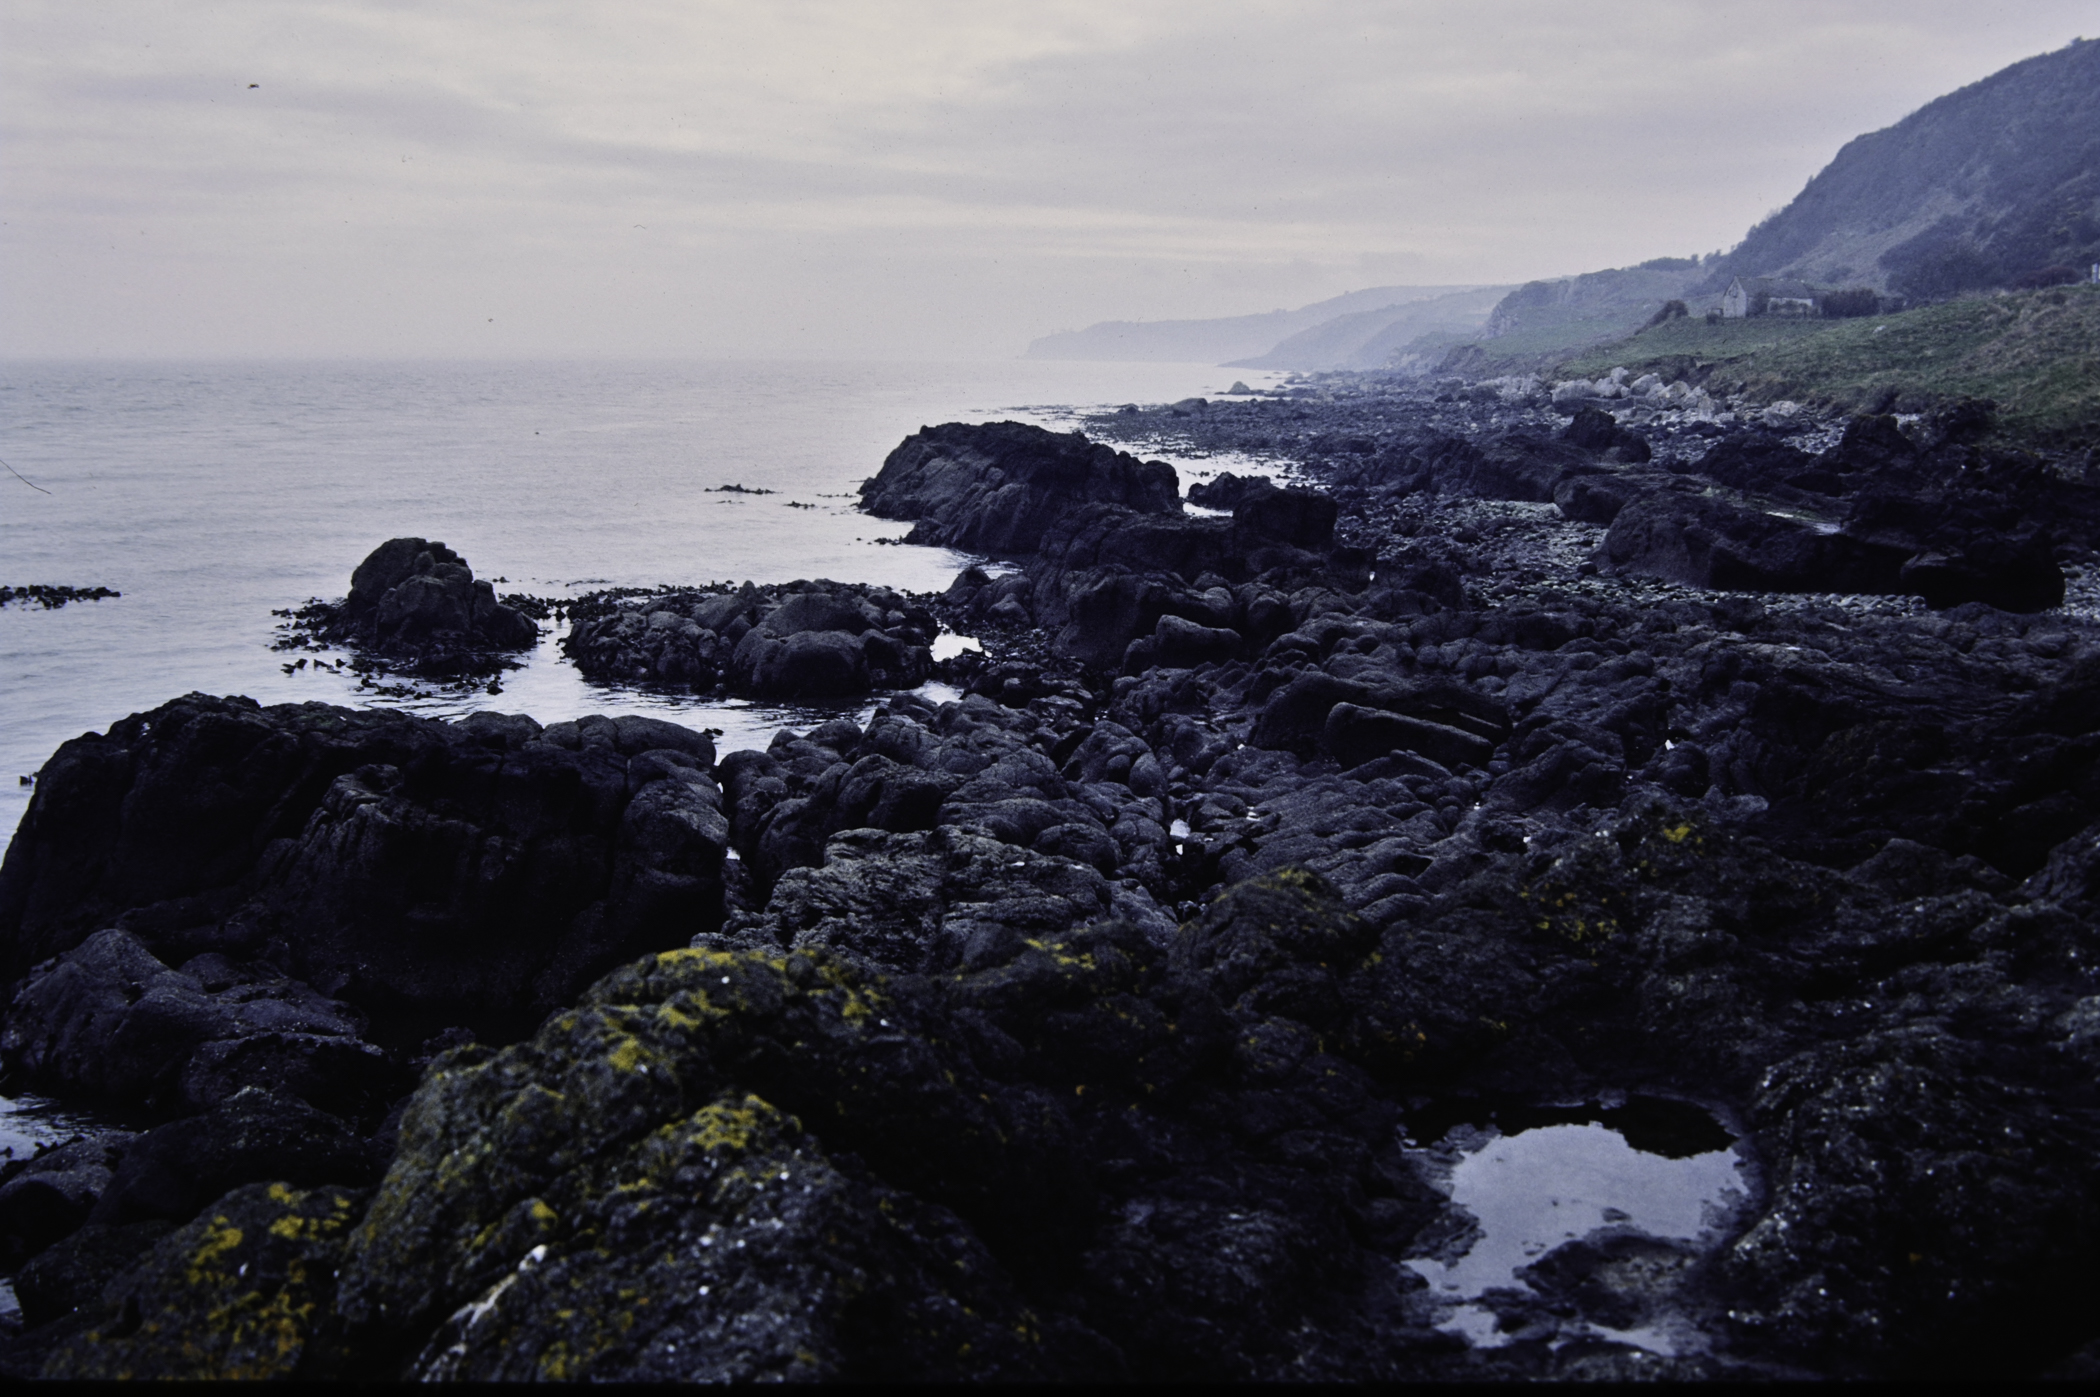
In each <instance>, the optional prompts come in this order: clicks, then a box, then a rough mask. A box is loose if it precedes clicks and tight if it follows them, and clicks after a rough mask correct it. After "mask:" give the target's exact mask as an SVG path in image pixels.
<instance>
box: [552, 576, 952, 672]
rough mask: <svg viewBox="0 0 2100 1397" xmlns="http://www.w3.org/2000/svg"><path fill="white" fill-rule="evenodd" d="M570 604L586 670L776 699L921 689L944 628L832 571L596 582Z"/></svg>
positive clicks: (894, 596)
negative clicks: (656, 582) (657, 585)
mask: <svg viewBox="0 0 2100 1397" xmlns="http://www.w3.org/2000/svg"><path fill="white" fill-rule="evenodd" d="M569 613H570V618H571V620H572V622H573V625H572V626H571V628H570V631H569V634H567V635H566V636H564V637H562V649H563V651H564V652H565V653H567V654H568V656H569V657H570V659H571V660H573V661H574V662H575V664H576V667H577V668H578V669H579V670H581V671H582V672H583V673H584V674H585V675H586V676H587V677H589V678H592V679H598V680H613V681H624V682H629V683H642V684H648V685H652V686H673V687H678V688H682V689H688V690H692V691H695V692H700V693H706V692H710V691H713V692H721V693H734V694H740V695H745V696H749V697H754V698H770V699H801V700H823V699H833V698H848V697H852V696H854V695H856V694H863V693H866V692H868V691H869V690H870V689H909V688H913V687H915V686H917V685H919V684H922V683H924V682H925V681H926V678H927V676H928V675H930V674H931V673H932V670H933V657H932V654H931V652H930V651H929V650H928V648H927V647H928V646H929V645H930V644H931V642H932V640H933V637H934V634H935V632H936V631H937V630H938V629H939V623H938V622H937V621H935V620H934V618H933V616H932V614H931V613H930V612H928V611H927V610H926V608H925V606H924V605H923V604H921V602H920V601H919V600H915V599H912V598H909V597H906V596H904V595H902V594H900V593H897V592H894V591H891V590H890V589H888V588H886V587H869V586H865V585H858V584H845V583H838V582H829V581H817V582H794V583H789V584H787V585H786V586H782V587H758V586H755V585H753V584H751V583H748V582H747V583H745V584H744V585H743V586H742V588H740V589H730V588H726V587H725V588H721V589H718V590H713V591H708V590H695V589H689V588H664V589H660V590H658V591H655V592H639V593H630V592H625V591H614V592H609V593H595V594H593V595H591V596H589V597H584V598H581V599H579V600H578V601H576V602H574V603H572V604H571V605H570V608H569Z"/></svg>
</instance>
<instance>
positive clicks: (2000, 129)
mask: <svg viewBox="0 0 2100 1397" xmlns="http://www.w3.org/2000/svg"><path fill="white" fill-rule="evenodd" d="M2095 261H2100V40H2091V39H2088V40H2079V41H2076V42H2074V43H2072V44H2070V45H2068V46H2066V47H2064V48H2061V49H2058V50H2057V51H2056V52H2054V53H2047V54H2042V55H2041V56H2039V57H2036V58H2030V59H2027V60H2025V61H2023V62H2020V63H2015V64H2014V65H2012V66H2011V67H2010V68H2006V69H2004V70H2002V71H2000V72H1998V73H1994V74H1992V75H1991V76H1990V77H1988V78H1985V79H1984V80H1983V81H1981V82H1977V83H1972V84H1970V85H1969V86H1968V87H1965V88H1962V89H1961V90H1960V91H1958V92H1952V93H1949V94H1948V95H1946V96H1945V97H1941V98H1939V99H1938V100H1936V101H1933V102H1930V103H1927V104H1926V105H1925V106H1923V107H1921V108H1919V109H1918V110H1917V111H1915V112H1913V113H1912V114H1911V115H1909V116H1907V117H1905V118H1904V119H1903V120H1902V121H1899V122H1897V123H1896V124H1895V125H1894V126H1891V127H1889V128H1887V129H1886V130H1882V131H1875V132H1872V133H1870V134H1868V135H1864V136H1860V137H1858V138H1857V139H1855V140H1853V141H1851V142H1849V143H1848V144H1847V145H1846V146H1845V147H1844V149H1842V150H1840V151H1839V152H1838V154H1837V158H1836V159H1834V160H1832V161H1831V162H1830V164H1829V165H1828V166H1827V167H1826V168H1825V169H1824V170H1823V171H1822V173H1820V174H1818V175H1817V176H1816V177H1815V178H1814V179H1812V180H1810V181H1809V182H1808V185H1807V187H1806V188H1804V189H1803V190H1802V191H1801V193H1800V194H1799V195H1798V196H1796V197H1795V199H1794V201H1793V202H1792V203H1790V204H1788V205H1787V206H1786V207H1785V208H1783V209H1781V210H1780V211H1779V212H1778V213H1776V214H1774V215H1773V216H1772V217H1770V218H1768V219H1766V220H1765V221H1764V222H1763V223H1760V224H1758V225H1757V226H1756V227H1755V228H1752V229H1751V230H1750V232H1749V234H1748V236H1746V237H1745V238H1744V239H1743V241H1742V243H1741V244H1740V245H1738V246H1737V247H1736V248H1735V250H1734V251H1733V252H1731V253H1729V254H1728V255H1727V256H1726V257H1725V258H1723V259H1722V261H1721V263H1720V265H1719V266H1718V267H1717V268H1716V269H1715V271H1714V275H1713V277H1712V278H1711V279H1710V280H1709V281H1708V282H1707V283H1706V287H1705V289H1710V290H1719V289H1720V288H1721V287H1723V286H1725V285H1726V284H1727V281H1728V278H1730V277H1732V276H1787V277H1794V278H1799V279H1801V280H1804V281H1810V282H1816V283H1820V284H1827V285H1868V286H1873V287H1875V288H1876V289H1879V290H1889V291H1895V292H1899V293H1903V294H1907V295H1910V296H1913V297H1922V298H1934V297H1941V296H1947V295H1952V294H1956V293H1959V292H1962V291H1967V290H1974V289H1979V288H1985V287H2007V286H2014V285H2017V284H2018V283H2019V282H2020V280H2021V279H2022V278H2023V277H2027V276H2029V275H2030V274H2032V273H2034V272H2036V271H2038V270H2040V269H2043V268H2047V267H2050V266H2070V267H2076V268H2083V267H2086V266H2088V265H2089V264H2091V263H2093V262H2095Z"/></svg>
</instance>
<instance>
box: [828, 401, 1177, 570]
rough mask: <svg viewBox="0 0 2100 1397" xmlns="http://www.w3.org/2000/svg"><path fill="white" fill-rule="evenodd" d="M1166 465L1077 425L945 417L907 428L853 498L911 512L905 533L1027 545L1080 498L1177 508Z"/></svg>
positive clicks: (875, 507) (1160, 510) (962, 543)
mask: <svg viewBox="0 0 2100 1397" xmlns="http://www.w3.org/2000/svg"><path fill="white" fill-rule="evenodd" d="M1180 492H1181V487H1180V484H1179V482H1178V481H1177V480H1176V479H1175V476H1174V468H1173V467H1172V466H1169V465H1167V464H1165V463H1164V462H1160V461H1139V460H1137V459H1136V458H1135V457H1132V456H1127V455H1125V454H1123V453H1122V452H1120V451H1117V450H1115V449H1114V448H1113V447H1107V446H1101V445H1098V444H1096V443H1094V442H1090V441H1088V440H1087V439H1086V438H1085V437H1084V436H1081V435H1080V434H1079V433H1077V432H1070V433H1063V434H1060V433H1056V432H1049V431H1045V430H1044V429H1042V428H1041V427H1030V426H1026V425H1023V424H1022V423H1019V422H992V423H987V424H984V425H981V426H970V425H965V424H963V423H959V422H950V423H947V424H945V425H943V426H939V427H925V428H922V429H920V430H919V431H918V432H917V433H915V434H914V435H912V436H909V437H906V438H905V439H904V441H903V443H902V444H900V445H899V446H898V447H897V449H896V450H894V451H892V452H891V453H890V454H889V457H888V458H887V459H886V460H884V461H883V463H882V470H881V471H880V472H878V473H877V474H876V475H875V477H874V478H873V479H871V480H869V481H868V482H867V483H866V484H864V485H862V486H861V491H860V494H861V507H862V508H863V509H865V510H867V511H868V512H869V513H870V514H873V515H875V516H877V517H878V518H882V519H913V520H917V521H919V525H918V527H917V528H915V529H913V530H912V533H911V541H912V542H914V543H937V544H945V545H947V546H949V547H951V548H964V549H969V550H971V551H972V552H978V553H994V554H1016V553H1034V552H1036V551H1037V550H1038V549H1040V548H1041V547H1042V540H1043V536H1044V534H1045V533H1046V532H1047V531H1048V530H1049V529H1050V528H1051V527H1052V526H1053V525H1054V524H1056V523H1057V521H1058V520H1059V519H1060V518H1061V517H1062V516H1063V515H1065V514H1066V513H1068V512H1070V511H1071V510H1073V509H1075V508H1077V507H1078V506H1080V505H1085V504H1112V505H1120V506H1122V507H1123V508H1126V509H1130V510H1134V511H1136V512H1138V513H1141V514H1179V513H1180V512H1181V497H1180Z"/></svg>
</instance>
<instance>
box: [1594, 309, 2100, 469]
mask: <svg viewBox="0 0 2100 1397" xmlns="http://www.w3.org/2000/svg"><path fill="white" fill-rule="evenodd" d="M1621 365H1623V366H1625V367H1626V368H1628V369H1630V370H1632V371H1633V372H1635V373H1636V374H1639V373H1648V372H1654V373H1659V374H1661V375H1662V376H1663V377H1665V378H1667V379H1676V378H1688V379H1691V380H1694V381H1698V382H1703V383H1704V384H1705V386H1706V387H1707V389H1708V391H1710V392H1713V393H1716V394H1720V393H1737V392H1740V393H1747V394H1749V395H1751V396H1752V397H1753V398H1756V399H1758V400H1760V401H1771V400H1775V399H1781V398H1791V399H1794V400H1796V401H1801V402H1811V403H1817V404H1823V405H1828V406H1833V407H1840V408H1853V409H1866V408H1874V409H1879V410H1881V411H1888V410H1891V409H1894V410H1898V411H1917V410H1921V409H1924V408H1926V407H1930V406H1932V405H1934V404H1936V403H1942V402H1951V401H1953V400H1956V399H1960V398H1989V399H1991V400H1993V401H1994V402H1996V403H1997V404H1998V407H1999V411H1998V427H1999V430H2000V431H2001V432H2002V433H2003V434H2004V435H2005V436H2007V437H2009V438H2011V439H2013V440H2017V441H2022V442H2026V443H2028V444H2032V445H2036V446H2045V447H2059V448H2061V447H2070V446H2077V445H2080V444H2087V443H2090V442H2091V441H2092V440H2093V439H2094V438H2095V437H2096V436H2100V286H2061V287H2054V288H2051V289H2048V290H2041V291H2028V292H2019V293H2014V294H2011V295H2003V296H1982V297H1968V298H1964V299H1961V300H1956V301H1950V302H1947V303H1946V304H1943V305H1935V306H1925V307H1921V308H1919V309H1916V310H1911V311H1906V312H1904V313H1902V314H1900V315H1884V316H1868V317H1865V318H1862V319H1858V320H1787V319H1778V318H1771V317H1767V318H1761V319H1753V320H1724V321H1721V322H1719V323H1718V324H1708V323H1707V322H1706V321H1705V320H1704V319H1703V318H1700V317H1692V318H1689V319H1680V320H1673V321H1670V322H1669V323H1667V324H1663V325H1658V326H1655V327H1654V328H1652V329H1646V330H1642V331H1641V332H1639V333H1638V334H1636V335H1634V336H1632V337H1631V338H1630V339H1626V340H1623V341H1621V342H1619V343H1616V344H1612V345H1608V346H1605V347H1603V348H1600V349H1595V350H1591V351H1588V352H1586V353H1584V354H1581V355H1578V356H1576V357H1574V358H1571V359H1568V360H1566V361H1565V362H1563V363H1562V364H1561V365H1560V366H1559V368H1558V369H1557V370H1555V372H1554V375H1553V376H1554V377H1556V378H1595V377H1600V376H1602V375H1603V374H1605V373H1608V372H1609V371H1610V370H1611V369H1613V368H1615V367H1618V366H1621Z"/></svg>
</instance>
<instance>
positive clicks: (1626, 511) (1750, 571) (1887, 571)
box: [1604, 486, 1904, 593]
mask: <svg viewBox="0 0 2100 1397" xmlns="http://www.w3.org/2000/svg"><path fill="white" fill-rule="evenodd" d="M1604 552H1605V555H1606V556H1607V557H1608V558H1610V560H1611V562H1612V564H1613V566H1615V567H1621V568H1624V569H1626V570H1627V571H1629V572H1636V573H1641V574H1644V575H1646V576H1649V577H1662V578H1668V579H1669V580H1670V581H1673V582H1685V583H1689V584H1691V585H1692V586H1695V587H1712V588H1716V589H1719V590H1723V591H1759V592H1866V593H1887V592H1894V591H1898V590H1901V582H1902V569H1903V564H1904V554H1903V551H1902V550H1901V549H1898V548H1891V547H1888V546H1885V545H1877V544H1872V543H1866V542H1863V541H1861V540H1859V539H1857V538H1853V537H1851V536H1849V535H1846V534H1843V533H1840V532H1839V530H1838V524H1837V522H1836V521H1835V520H1827V519H1816V518H1814V517H1809V516H1804V515H1803V514H1802V513H1800V512H1798V511H1782V510H1781V509H1779V508H1777V507H1775V506H1770V505H1761V502H1759V501H1757V500H1754V499H1751V498H1747V497H1743V496H1737V495H1732V494H1730V493H1728V492H1723V491H1716V490H1710V489H1709V490H1701V489H1699V488H1697V487H1692V486H1671V487H1665V488H1663V489H1658V490H1654V491H1651V492H1649V493H1648V494H1645V495H1643V496H1641V497H1640V498H1638V499H1636V500H1634V501H1632V502H1631V503H1629V504H1627V505H1626V506H1625V507H1624V508H1622V509H1620V510H1618V511H1617V513H1616V514H1615V515H1614V516H1613V518H1612V522H1611V531H1610V532H1609V533H1607V534H1606V535H1605V538H1604Z"/></svg>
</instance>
